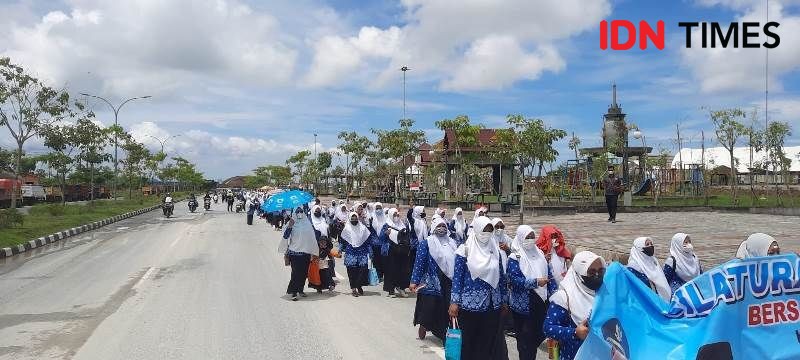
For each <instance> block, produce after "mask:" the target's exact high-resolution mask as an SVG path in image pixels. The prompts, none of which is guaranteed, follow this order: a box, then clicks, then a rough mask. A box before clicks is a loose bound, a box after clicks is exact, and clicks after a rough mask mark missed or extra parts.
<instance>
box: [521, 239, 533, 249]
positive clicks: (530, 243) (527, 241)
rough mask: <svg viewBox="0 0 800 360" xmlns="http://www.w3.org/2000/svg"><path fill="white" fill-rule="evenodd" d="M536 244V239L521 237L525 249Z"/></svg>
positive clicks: (531, 247)
mask: <svg viewBox="0 0 800 360" xmlns="http://www.w3.org/2000/svg"><path fill="white" fill-rule="evenodd" d="M534 246H536V239H530V238H525V239H522V248H523V249H525V250H530V249H533V247H534Z"/></svg>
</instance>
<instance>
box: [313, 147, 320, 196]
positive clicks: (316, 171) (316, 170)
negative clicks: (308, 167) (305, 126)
mask: <svg viewBox="0 0 800 360" xmlns="http://www.w3.org/2000/svg"><path fill="white" fill-rule="evenodd" d="M318 161H319V160H318V158H317V134H316V133H315V134H314V193H315V194H317V192H318V190H317V183H318V182H319V162H318Z"/></svg>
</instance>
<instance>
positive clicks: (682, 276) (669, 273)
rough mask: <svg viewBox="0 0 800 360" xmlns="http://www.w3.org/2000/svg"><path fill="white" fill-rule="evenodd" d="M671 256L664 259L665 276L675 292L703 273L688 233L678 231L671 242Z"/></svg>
mask: <svg viewBox="0 0 800 360" xmlns="http://www.w3.org/2000/svg"><path fill="white" fill-rule="evenodd" d="M669 255H670V256H669V257H668V258H666V259H665V260H664V277H665V278H667V282H668V283H669V287H670V289H671V290H672V292H673V293H675V290H678V288H679V287H681V286H683V284H685V283H686V282H688V281H691V280H692V279H694V278H696V277H697V276H698V275H700V274H702V273H703V267H702V266H701V265H700V260H699V259H698V258H697V255H695V253H694V247H693V246H692V239H691V238H690V237H689V235H688V234H684V233H677V234H675V235H673V236H672V241H670V243H669Z"/></svg>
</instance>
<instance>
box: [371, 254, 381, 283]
mask: <svg viewBox="0 0 800 360" xmlns="http://www.w3.org/2000/svg"><path fill="white" fill-rule="evenodd" d="M378 283H380V281H379V279H378V270H375V267H373V266H372V260H370V261H369V286H376V285H378Z"/></svg>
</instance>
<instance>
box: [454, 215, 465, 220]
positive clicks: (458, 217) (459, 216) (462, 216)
mask: <svg viewBox="0 0 800 360" xmlns="http://www.w3.org/2000/svg"><path fill="white" fill-rule="evenodd" d="M456 219H458V220H462V219H464V214H458V215H456Z"/></svg>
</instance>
